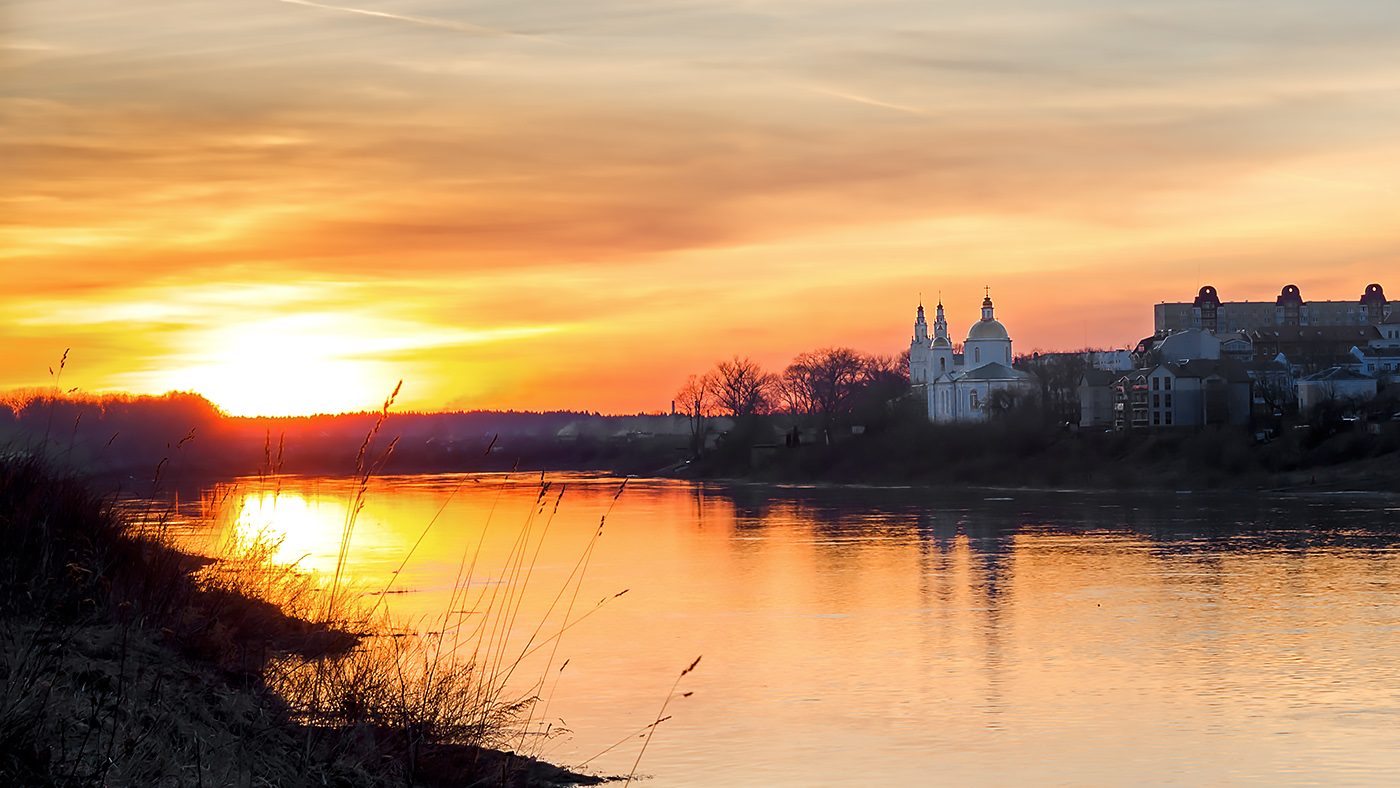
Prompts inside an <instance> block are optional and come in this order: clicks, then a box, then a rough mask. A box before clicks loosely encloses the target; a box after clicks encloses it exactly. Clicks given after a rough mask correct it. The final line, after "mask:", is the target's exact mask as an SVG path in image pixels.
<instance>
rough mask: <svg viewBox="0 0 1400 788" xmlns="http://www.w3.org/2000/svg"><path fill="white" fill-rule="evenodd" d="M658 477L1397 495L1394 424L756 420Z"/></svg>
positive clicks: (1399, 464)
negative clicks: (809, 429) (787, 429)
mask: <svg viewBox="0 0 1400 788" xmlns="http://www.w3.org/2000/svg"><path fill="white" fill-rule="evenodd" d="M667 475H677V476H682V477H692V478H744V479H750V480H756V481H772V482H830V483H852V484H918V485H930V486H947V485H955V486H967V485H974V486H1009V487H1043V488H1075V489H1123V490H1128V489H1174V490H1181V489H1235V490H1259V489H1278V488H1293V487H1304V486H1306V487H1321V488H1324V489H1329V488H1330V489H1350V490H1394V489H1400V421H1387V422H1384V423H1367V422H1342V423H1339V424H1335V425H1318V424H1310V425H1288V426H1286V427H1283V428H1279V429H1271V430H1268V431H1267V432H1265V431H1262V430H1261V431H1258V432H1254V431H1246V430H1244V429H1242V428H1238V427H1211V428H1204V429H1197V430H1184V429H1183V430H1165V431H1162V430H1159V431H1148V430H1139V431H1129V432H1116V431H1104V430H1097V431H1087V430H1085V431H1071V430H1068V429H1063V428H1054V427H1046V426H1044V425H1040V424H1036V423H1018V422H1016V421H1012V420H1003V421H993V422H990V423H983V424H974V425H935V424H929V423H927V422H923V423H918V422H910V421H905V422H901V423H897V424H890V425H887V426H883V427H882V428H878V429H870V430H867V431H866V432H864V433H862V434H850V433H849V432H847V433H845V434H839V435H833V436H832V437H831V438H829V439H828V438H827V437H826V436H825V435H823V436H821V437H820V439H818V440H807V441H801V442H799V444H798V445H795V446H794V445H792V441H791V440H787V441H784V440H783V436H782V434H781V433H780V432H778V431H777V430H775V429H774V427H773V426H772V425H769V424H765V423H763V422H762V421H756V422H754V423H753V424H752V425H750V428H749V431H748V432H747V433H745V432H742V431H736V432H735V433H732V434H730V435H726V436H724V437H723V438H722V439H721V440H719V441H717V442H716V445H715V446H714V447H713V448H712V449H710V450H708V451H706V452H705V453H703V454H701V455H700V456H698V457H696V458H694V459H692V460H691V461H690V462H689V463H687V464H684V465H682V466H678V467H677V468H674V469H670V470H668V472H667Z"/></svg>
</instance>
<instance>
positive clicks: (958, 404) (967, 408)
mask: <svg viewBox="0 0 1400 788" xmlns="http://www.w3.org/2000/svg"><path fill="white" fill-rule="evenodd" d="M1033 381H1034V376H1032V375H1030V374H1029V373H1026V372H1021V371H1020V370H1016V369H1012V368H1011V335H1010V334H1008V333H1007V332H1006V326H1003V325H1002V324H1001V323H1000V322H999V321H998V320H997V319H996V318H994V317H993V316H992V296H991V293H990V292H989V293H988V294H987V297H986V298H984V299H982V319H981V320H979V321H977V322H976V323H973V324H972V328H970V329H969V330H968V332H967V340H966V341H965V342H963V352H961V353H954V352H953V343H952V342H950V341H949V340H948V321H947V320H946V319H945V318H944V317H943V302H942V300H941V299H940V301H939V303H938V313H937V315H936V316H935V317H934V320H933V336H932V337H930V336H929V333H928V323H927V322H925V320H924V305H923V304H919V316H918V318H917V319H916V320H915V321H914V339H913V341H912V342H911V343H910V344H909V382H910V384H911V385H912V386H913V389H914V391H915V393H916V394H918V393H922V395H923V396H924V398H925V404H926V405H927V408H928V417H929V420H930V421H935V422H953V421H983V420H985V419H986V418H987V411H986V404H987V400H988V398H989V397H990V396H991V395H992V394H993V393H994V392H996V391H1003V390H1007V391H1012V392H1016V393H1022V394H1024V393H1031V392H1033V391H1034V390H1035V387H1034V385H1033Z"/></svg>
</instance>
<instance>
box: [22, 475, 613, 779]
mask: <svg viewBox="0 0 1400 788" xmlns="http://www.w3.org/2000/svg"><path fill="white" fill-rule="evenodd" d="M0 543H3V544H4V545H5V546H6V549H5V551H3V552H2V553H0V671H2V672H3V677H4V679H3V685H0V686H3V693H4V694H3V698H2V699H0V700H3V703H0V783H3V784H5V785H15V786H40V785H108V784H112V785H123V784H124V785H156V784H162V785H166V784H168V785H204V786H219V785H278V786H301V785H305V786H311V785H318V786H319V785H338V786H344V788H360V787H361V786H363V787H364V788H369V787H370V786H376V787H381V788H387V787H390V786H398V785H419V786H457V785H493V786H496V785H500V786H511V788H526V787H527V786H529V787H536V786H538V787H540V788H543V787H544V786H562V785H579V784H597V783H599V782H602V781H603V780H602V779H601V778H598V777H591V776H586V775H579V774H573V773H570V772H567V771H564V770H562V769H558V768H557V767H553V766H551V765H549V764H545V763H542V762H540V761H537V760H534V759H531V758H528V757H524V756H521V755H517V754H515V753H512V752H509V751H507V748H501V749H497V748H494V747H493V746H491V745H496V744H498V743H503V742H507V741H509V740H510V739H509V723H510V721H511V719H510V715H509V713H508V712H509V709H510V708H511V707H512V703H511V702H509V701H505V702H503V699H501V698H498V697H486V698H482V697H479V696H474V695H473V694H472V693H473V692H475V691H477V689H478V688H477V686H476V685H475V684H472V683H471V677H470V676H469V675H468V674H465V673H463V672H462V671H459V670H455V669H452V670H449V669H444V670H442V671H441V674H442V676H444V677H447V678H446V679H445V680H444V679H439V680H437V681H436V683H432V682H429V683H427V684H424V683H423V682H422V681H421V679H414V678H412V677H410V678H409V679H408V681H409V682H412V681H418V682H419V683H418V684H412V683H399V684H395V683H394V677H393V672H394V671H395V668H394V667H393V666H392V665H385V666H383V667H382V668H380V669H378V670H377V671H376V666H375V665H374V664H372V663H371V662H369V661H367V660H365V659H364V658H363V657H364V655H365V654H367V653H369V652H368V651H367V649H366V648H365V646H366V644H367V636H369V635H370V634H371V633H372V632H374V631H375V630H374V627H375V626H377V624H376V622H375V621H374V620H372V619H370V618H367V617H364V616H359V615H357V614H355V613H353V612H347V613H344V614H340V615H337V616H331V615H326V616H324V617H321V618H320V619H316V618H314V617H310V616H299V615H290V614H288V612H286V609H285V608H284V607H281V606H279V604H274V602H279V603H280V602H282V601H287V600H291V599H292V598H293V597H292V595H291V594H290V592H291V591H292V590H293V589H294V588H296V587H298V586H297V580H296V576H295V575H294V574H291V573H289V572H288V571H285V568H278V567H275V566H272V565H270V564H268V563H267V562H266V561H265V560H261V561H260V560H259V559H258V557H257V556H256V554H245V555H244V556H243V559H244V560H247V561H249V562H251V563H249V564H246V565H242V566H225V565H221V563H220V562H217V561H211V560H210V559H206V558H202V557H198V556H192V555H189V554H186V553H183V552H181V551H179V550H177V549H175V547H174V546H173V545H172V543H171V541H170V540H169V539H167V538H166V537H165V535H164V534H163V533H162V531H161V530H160V529H159V528H158V527H142V528H136V527H133V526H132V525H131V524H130V523H128V522H127V521H125V520H123V519H122V518H121V517H120V516H118V515H117V514H115V513H114V511H113V509H112V508H111V506H110V502H109V501H107V500H105V499H103V498H102V497H101V496H99V495H97V494H96V493H95V492H94V491H93V490H92V489H91V488H89V487H87V486H86V485H84V484H83V483H82V482H80V481H78V480H76V479H74V478H71V477H64V476H60V475H56V474H55V473H53V472H52V471H51V470H49V469H48V468H47V467H45V466H44V465H43V464H42V463H40V462H38V461H36V460H33V459H30V458H26V457H18V456H10V457H7V458H3V459H0ZM257 567H261V569H262V571H261V572H257V571H250V569H256V568H257ZM301 588H302V590H303V591H304V590H305V589H304V587H301ZM255 590H261V591H263V592H264V593H263V594H261V595H260V594H257V593H253V592H254V591H255ZM279 595H281V596H280V597H279ZM303 609H307V608H303ZM327 609H328V610H330V609H331V608H329V607H328V608H327ZM400 653H401V652H400ZM398 672H399V673H400V676H399V680H400V681H401V682H402V681H403V680H404V677H403V675H402V671H398ZM415 692H416V693H417V694H414V693H415ZM394 696H397V697H399V698H400V699H403V698H411V699H412V702H411V703H400V705H398V706H396V707H395V706H386V705H385V704H386V703H388V702H390V701H392V699H393V697H394ZM515 703H516V704H518V703H519V701H516V702H515Z"/></svg>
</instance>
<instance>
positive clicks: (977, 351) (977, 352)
mask: <svg viewBox="0 0 1400 788" xmlns="http://www.w3.org/2000/svg"><path fill="white" fill-rule="evenodd" d="M972 363H974V364H980V363H982V348H980V347H975V348H973V349H972Z"/></svg>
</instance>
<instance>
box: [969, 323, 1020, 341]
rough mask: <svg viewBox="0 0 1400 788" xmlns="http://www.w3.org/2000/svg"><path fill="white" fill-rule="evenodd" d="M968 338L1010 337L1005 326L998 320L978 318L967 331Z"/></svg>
mask: <svg viewBox="0 0 1400 788" xmlns="http://www.w3.org/2000/svg"><path fill="white" fill-rule="evenodd" d="M967 338H968V339H1010V338H1011V335H1010V334H1008V333H1006V326H1003V325H1002V324H1001V321H998V320H979V321H977V322H976V323H973V324H972V328H971V329H970V330H969V331H968V332H967Z"/></svg>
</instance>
